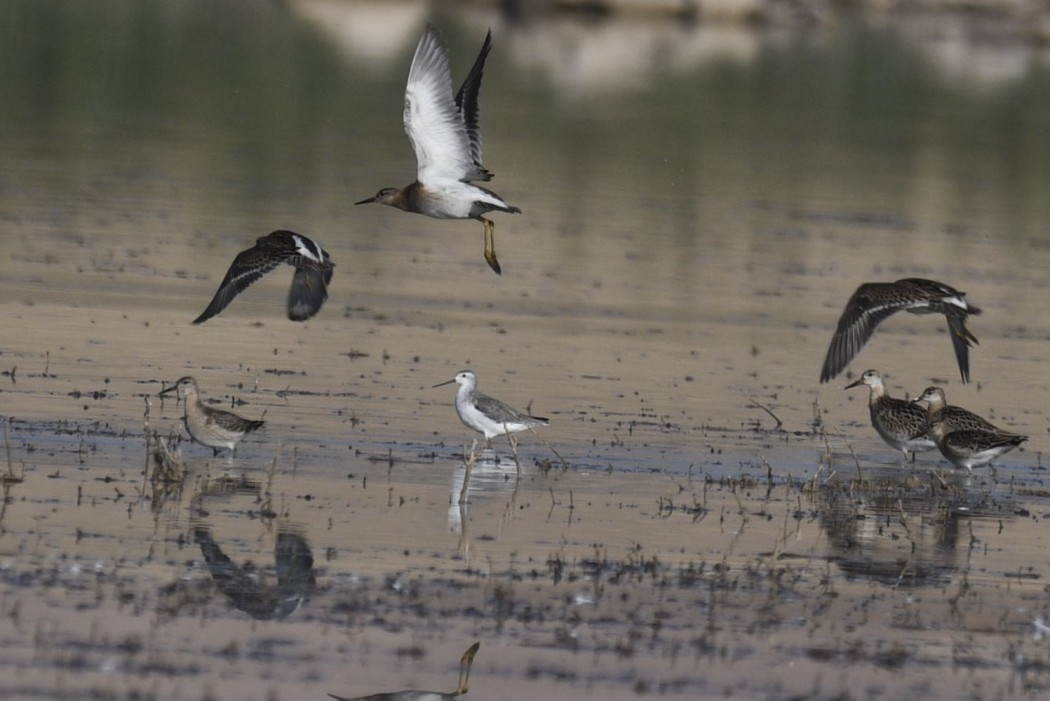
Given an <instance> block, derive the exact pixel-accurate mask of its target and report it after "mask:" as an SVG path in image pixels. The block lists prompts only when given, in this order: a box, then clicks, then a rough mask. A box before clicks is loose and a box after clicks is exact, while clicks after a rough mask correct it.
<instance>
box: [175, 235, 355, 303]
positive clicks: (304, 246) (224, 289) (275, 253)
mask: <svg viewBox="0 0 1050 701" xmlns="http://www.w3.org/2000/svg"><path fill="white" fill-rule="evenodd" d="M282 263H287V264H288V265H291V266H293V267H294V268H295V273H294V274H293V275H292V286H291V288H290V289H289V290H288V318H289V319H291V320H292V321H306V320H307V319H309V318H310V317H312V316H313V315H314V314H316V313H317V312H318V310H320V309H321V305H322V304H324V301H325V300H326V299H328V283H330V282H331V281H332V268H333V267H334V265H333V263H332V258H331V256H329V255H328V251H326V250H324V249H323V248H321V247H320V246H319V245H318V244H317V243H316V242H315V241H314V240H313V239H310V238H308V237H306V236H303V235H302V234H297V233H295V232H294V231H284V230H280V231H274V232H273V233H271V234H267V235H266V236H261V237H259V239H258V240H257V241H256V242H255V245H254V246H252V247H251V248H249V249H248V250H246V251H241V252H240V253H238V254H237V257H236V258H234V259H233V263H232V264H231V265H230V269H229V270H227V271H226V277H224V278H223V279H222V284H221V285H219V289H218V291H217V292H216V293H215V296H214V297H213V298H212V300H211V303H210V304H209V305H208V308H207V309H205V310H204V312H203V313H202V314H201V315H200V316H198V317H197V318H196V319H194V320H193V323H194V324H203V323H204V322H205V321H207V320H208V319H210V318H212V317H213V316H215V315H216V314H218V313H219V312H221V311H222V310H223V309H225V308H226V307H227V305H229V303H230V302H232V301H233V298H234V297H236V296H237V295H239V294H240V293H241V292H244V290H246V289H247V288H248V287H249V286H250V285H251V284H252V283H254V282H255V281H256V280H258V279H259V278H261V277H262V276H263V275H265V274H266V273H268V272H270V271H271V270H273V269H274V268H276V267H277V266H279V265H281V264H282Z"/></svg>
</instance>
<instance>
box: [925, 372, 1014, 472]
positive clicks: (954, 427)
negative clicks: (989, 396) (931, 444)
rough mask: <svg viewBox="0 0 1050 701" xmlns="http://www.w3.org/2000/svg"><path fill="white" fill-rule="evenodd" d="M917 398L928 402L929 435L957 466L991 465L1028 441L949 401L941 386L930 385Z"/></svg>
mask: <svg viewBox="0 0 1050 701" xmlns="http://www.w3.org/2000/svg"><path fill="white" fill-rule="evenodd" d="M914 401H916V402H928V404H929V406H928V408H927V417H926V420H927V423H928V430H929V433H930V436H931V437H933V439H934V440H935V441H937V447H938V448H939V449H940V451H941V455H943V456H944V457H945V458H947V459H948V462H950V463H951V464H952V465H954V466H955V467H965V468H966V469H967V470H971V471H972V470H973V468H975V467H980V466H981V465H989V464H991V463H992V462H994V461H995V459H996V458H998V457H999V456H1000V455H1002V454H1003V453H1006V452H1009V451H1011V450H1013V449H1014V448H1016V447H1017V446H1019V445H1021V444H1022V443H1024V442H1025V441H1026V440H1028V436H1024V435H1021V434H1019V433H1013V432H1011V431H1004V430H1003V429H1001V428H999V427H998V426H996V425H994V424H993V423H991V422H990V421H988V420H986V419H984V418H982V417H981V416H978V415H977V414H975V413H973V412H972V411H968V410H967V409H963V408H962V407H958V406H953V405H951V404H948V401H947V398H946V397H945V395H944V390H943V389H941V388H940V387H927V388H926V389H925V390H924V391H923V393H922V394H921V395H919V396H918V397H917V398H916V399H915V400H914Z"/></svg>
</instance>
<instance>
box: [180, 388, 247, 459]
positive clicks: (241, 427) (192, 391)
mask: <svg viewBox="0 0 1050 701" xmlns="http://www.w3.org/2000/svg"><path fill="white" fill-rule="evenodd" d="M175 391H177V392H178V396H179V398H180V399H182V400H184V401H185V402H186V408H185V415H184V419H185V422H186V430H187V431H189V434H190V436H191V437H192V438H193V440H195V441H197V442H198V443H200V444H201V445H204V446H207V447H209V448H211V449H212V451H213V453H214V454H215V455H218V454H219V451H220V450H221V449H223V448H226V449H227V450H229V451H230V453H231V455H232V454H235V453H236V452H237V443H238V442H240V440H241V439H242V438H244V436H245V435H247V434H249V433H251V432H252V431H257V430H259V429H260V428H262V427H263V425H264V424H265V423H266V422H265V421H255V420H252V419H245V418H242V417H240V416H237V414H234V413H233V412H230V411H224V410H222V409H216V408H214V407H210V406H206V405H205V404H204V403H203V402H202V401H201V399H200V394H199V392H198V391H197V381H196V380H195V379H193V378H192V377H183V378H180V379H179V380H178V381H177V382H176V383H175V384H173V385H171V386H170V387H165V388H164V389H162V390H161V391H160V394H161V396H163V395H165V394H168V393H170V392H175Z"/></svg>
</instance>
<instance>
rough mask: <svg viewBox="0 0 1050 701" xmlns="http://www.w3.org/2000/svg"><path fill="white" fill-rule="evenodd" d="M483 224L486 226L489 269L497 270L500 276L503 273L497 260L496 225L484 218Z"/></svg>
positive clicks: (486, 254)
mask: <svg viewBox="0 0 1050 701" xmlns="http://www.w3.org/2000/svg"><path fill="white" fill-rule="evenodd" d="M481 223H482V224H484V225H485V260H486V261H487V262H488V264H489V267H490V268H492V269H493V270H495V271H496V274H497V275H500V274H502V272H503V271H502V270H501V269H500V267H499V261H498V260H496V239H495V237H494V236H493V235H492V231H493V229H495V228H496V225H495V224H493V223H492V222H491V221H489V220H488V219H485V218H484V217H482V218H481Z"/></svg>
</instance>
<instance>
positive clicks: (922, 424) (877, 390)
mask: <svg viewBox="0 0 1050 701" xmlns="http://www.w3.org/2000/svg"><path fill="white" fill-rule="evenodd" d="M860 385H867V386H868V387H870V388H871V392H870V393H869V395H868V410H869V412H870V414H871V425H872V426H874V427H875V430H876V431H877V432H878V434H879V435H880V436H882V440H884V441H886V443H888V444H889V445H891V446H893V447H894V448H896V449H897V450H899V451H901V452H903V453H904V459H905V460H908V459H909V458H910V459H911V460H912V462H914V461H915V453H922V452H926V451H927V450H933V449H934V448H936V447H937V444H936V443H934V442H933V440H932V439H931V438H930V437H929V435H928V434H927V433H926V412H925V411H923V410H922V409H921V408H920V407H918V406H916V405H915V404H914V403H912V402H910V401H907V400H905V399H894V398H893V397H891V396H890V395H889V393H888V392H887V391H886V386H885V385H884V384H883V382H882V375H880V374H879V372H878V371H877V370H867V371H865V373H864V374H863V375H861V376H860V379H859V380H857V381H856V382H852V383H850V384H848V385H846V387H845V389H851V388H853V387H859V386H860ZM909 453H911V455H909Z"/></svg>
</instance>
